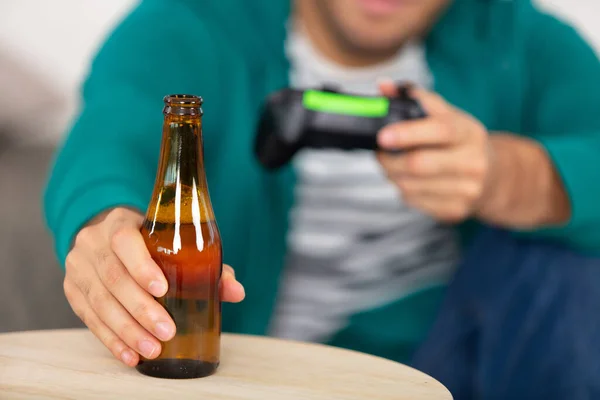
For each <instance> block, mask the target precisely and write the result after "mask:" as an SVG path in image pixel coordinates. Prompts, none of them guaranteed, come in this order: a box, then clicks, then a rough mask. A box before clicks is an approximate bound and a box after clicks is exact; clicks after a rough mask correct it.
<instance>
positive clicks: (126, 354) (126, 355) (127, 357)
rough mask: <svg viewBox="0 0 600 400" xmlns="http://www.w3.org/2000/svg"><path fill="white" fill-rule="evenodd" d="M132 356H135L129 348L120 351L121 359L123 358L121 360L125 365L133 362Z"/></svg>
mask: <svg viewBox="0 0 600 400" xmlns="http://www.w3.org/2000/svg"><path fill="white" fill-rule="evenodd" d="M134 357H135V355H134V354H133V352H132V351H131V350H123V351H122V352H121V360H123V362H124V363H125V364H127V365H130V364H131V363H133V359H134Z"/></svg>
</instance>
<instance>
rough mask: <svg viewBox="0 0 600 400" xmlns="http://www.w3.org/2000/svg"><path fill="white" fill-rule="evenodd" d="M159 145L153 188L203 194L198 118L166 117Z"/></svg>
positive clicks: (202, 157) (200, 133) (203, 176)
mask: <svg viewBox="0 0 600 400" xmlns="http://www.w3.org/2000/svg"><path fill="white" fill-rule="evenodd" d="M162 143H163V146H162V148H161V155H160V164H159V168H158V176H157V182H156V184H157V186H171V185H176V184H177V185H184V186H188V187H190V188H192V187H196V188H198V189H199V190H206V177H205V173H204V154H203V149H202V120H201V117H199V116H194V117H192V116H179V115H169V114H167V115H166V116H165V121H164V125H163V141H162Z"/></svg>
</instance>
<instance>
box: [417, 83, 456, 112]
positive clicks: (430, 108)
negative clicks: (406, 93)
mask: <svg viewBox="0 0 600 400" xmlns="http://www.w3.org/2000/svg"><path fill="white" fill-rule="evenodd" d="M410 96H411V97H413V98H414V99H415V100H417V101H418V102H419V103H420V104H421V107H423V110H424V111H425V113H426V114H427V115H430V116H437V115H443V114H447V113H450V112H452V111H454V107H452V106H451V105H450V104H449V103H448V102H446V100H444V98H443V97H442V96H440V95H438V94H437V93H434V92H430V91H428V90H426V89H423V88H418V87H415V88H412V89H411V90H410Z"/></svg>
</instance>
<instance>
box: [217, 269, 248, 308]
mask: <svg viewBox="0 0 600 400" xmlns="http://www.w3.org/2000/svg"><path fill="white" fill-rule="evenodd" d="M244 297H246V292H245V290H244V286H242V284H241V283H239V282H238V281H237V280H236V279H235V271H234V270H233V268H231V267H230V266H229V265H226V264H224V265H223V275H222V276H221V299H222V300H223V301H226V302H229V303H239V302H240V301H242V300H244Z"/></svg>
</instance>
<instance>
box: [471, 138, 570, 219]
mask: <svg viewBox="0 0 600 400" xmlns="http://www.w3.org/2000/svg"><path fill="white" fill-rule="evenodd" d="M489 146H490V150H489V151H490V153H489V160H490V162H489V169H488V174H487V177H486V181H485V184H484V189H483V191H482V195H481V197H480V200H479V202H478V203H477V206H476V208H475V212H474V216H475V217H476V218H478V219H481V220H483V221H485V222H489V223H492V224H497V225H501V226H506V227H512V228H538V227H542V226H548V225H558V224H563V223H565V222H567V221H568V220H569V217H570V206H569V200H568V196H567V194H566V191H565V190H564V187H563V184H562V182H561V180H560V177H559V176H558V173H557V172H556V170H555V168H554V165H553V163H552V160H551V159H550V157H549V155H548V153H547V152H546V150H545V149H544V148H543V146H541V145H540V144H539V143H538V142H536V141H534V140H531V139H528V138H524V137H520V136H516V135H512V134H495V135H493V136H491V137H490V138H489Z"/></svg>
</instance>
